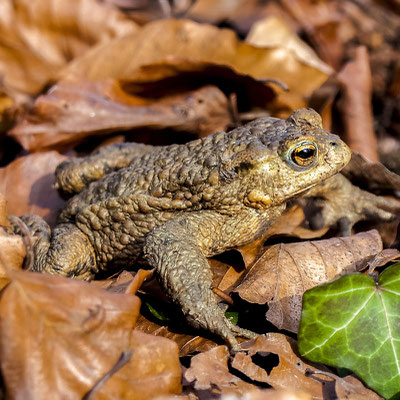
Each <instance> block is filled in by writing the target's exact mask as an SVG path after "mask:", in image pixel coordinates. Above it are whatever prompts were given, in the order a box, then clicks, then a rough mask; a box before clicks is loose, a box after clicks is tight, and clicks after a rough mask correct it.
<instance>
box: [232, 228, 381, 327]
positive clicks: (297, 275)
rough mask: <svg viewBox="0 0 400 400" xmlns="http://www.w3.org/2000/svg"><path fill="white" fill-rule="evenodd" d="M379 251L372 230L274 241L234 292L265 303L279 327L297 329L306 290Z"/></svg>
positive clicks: (358, 265) (356, 266)
mask: <svg viewBox="0 0 400 400" xmlns="http://www.w3.org/2000/svg"><path fill="white" fill-rule="evenodd" d="M380 251H382V241H381V238H380V236H379V234H378V232H377V231H376V230H372V231H369V232H362V233H359V234H357V235H354V236H349V237H345V238H332V239H327V240H320V241H310V242H301V243H289V244H278V245H274V246H271V247H270V248H269V249H267V250H266V251H265V253H264V254H263V255H262V256H261V257H260V258H259V259H258V260H257V262H256V263H255V264H254V265H253V267H252V268H251V269H250V271H249V272H248V273H247V275H246V276H245V278H244V280H243V282H242V283H241V284H240V285H239V286H238V287H237V288H236V289H235V290H234V292H237V293H238V294H239V296H240V297H241V298H242V299H244V300H246V301H248V302H250V303H257V304H265V303H268V306H269V310H268V312H267V315H266V318H267V320H268V321H270V322H272V323H273V324H274V325H275V326H277V327H278V328H279V329H286V330H289V331H291V332H297V329H298V326H299V321H300V316H301V307H302V296H303V293H304V292H305V291H306V290H308V289H311V288H312V287H314V286H316V285H319V284H321V283H324V282H327V281H329V280H331V279H333V278H335V277H337V276H339V275H341V274H344V273H349V272H354V271H358V270H359V269H360V268H361V267H362V266H364V265H365V264H366V263H367V262H368V261H369V260H370V259H371V258H373V257H374V256H375V255H376V254H377V253H379V252H380Z"/></svg>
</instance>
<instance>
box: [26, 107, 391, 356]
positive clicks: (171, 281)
mask: <svg viewBox="0 0 400 400" xmlns="http://www.w3.org/2000/svg"><path fill="white" fill-rule="evenodd" d="M350 156H351V153H350V150H349V148H348V147H347V146H346V144H345V143H344V142H342V141H341V140H340V139H339V137H337V136H335V135H333V134H331V133H328V132H326V131H324V130H323V128H322V123H321V118H320V116H319V115H318V114H317V113H316V112H315V111H313V110H311V109H300V110H297V111H295V112H294V113H292V115H290V117H289V118H287V119H286V120H281V119H277V118H262V119H258V120H255V121H253V122H251V123H249V124H247V125H244V126H242V127H239V128H237V129H234V130H232V131H230V132H228V133H225V132H217V133H214V134H212V135H210V136H207V137H205V138H203V139H199V140H194V141H191V142H189V143H186V144H180V145H177V144H176V145H171V146H166V147H153V146H147V145H140V144H134V143H126V144H115V145H111V146H108V147H104V148H102V149H100V150H99V151H98V152H96V153H94V154H93V155H91V156H89V157H85V158H72V159H70V160H67V161H65V162H63V163H62V164H60V165H59V166H58V167H57V170H56V186H57V187H58V188H59V189H62V190H64V191H66V192H69V193H75V195H74V196H73V197H72V198H71V199H70V200H69V201H68V202H67V204H66V206H65V208H64V210H63V211H62V212H61V214H60V216H59V224H58V225H57V226H56V227H55V229H54V230H53V231H52V232H50V228H49V227H48V225H47V224H46V223H45V222H44V221H43V220H42V219H41V218H39V217H38V216H33V215H26V216H24V217H23V220H24V221H25V223H26V224H27V226H28V227H29V229H30V230H31V232H32V234H33V237H34V256H35V260H34V265H33V269H34V270H35V271H43V272H49V273H52V274H60V275H63V276H66V277H74V278H79V279H86V280H89V279H92V278H93V277H94V276H95V275H96V274H97V273H98V272H99V271H100V270H106V269H109V270H110V269H111V268H116V267H118V268H129V267H131V266H133V264H134V263H135V262H136V260H138V258H142V259H144V260H145V261H146V262H147V263H148V264H149V265H150V266H152V267H154V268H155V271H156V275H157V277H158V280H159V282H160V284H161V286H162V288H163V289H164V290H165V292H166V294H167V295H168V296H169V297H170V298H171V299H172V300H173V301H174V302H175V303H176V304H178V305H179V306H180V308H181V309H182V311H183V313H184V315H185V316H186V319H187V321H188V322H189V323H190V324H191V325H192V326H194V327H196V328H203V329H206V330H208V331H211V332H213V333H215V334H217V335H219V336H220V337H222V338H223V339H225V340H226V341H227V343H228V344H229V345H230V346H231V348H232V349H233V350H238V349H239V346H238V343H237V340H236V336H243V337H246V338H252V337H254V336H255V333H253V332H250V331H248V330H245V329H242V328H240V327H238V326H236V325H234V324H233V323H231V322H230V321H229V320H227V319H226V318H225V315H224V312H223V311H222V310H221V309H220V307H219V306H218V304H217V300H216V298H215V295H214V293H213V291H212V288H211V285H212V272H211V269H210V267H209V264H208V262H207V257H210V256H213V255H216V254H219V253H221V252H223V251H225V250H228V249H232V248H236V247H239V246H242V245H245V244H247V243H249V242H251V241H253V240H255V239H256V238H258V237H260V236H261V235H262V234H263V233H264V232H265V230H266V229H267V228H268V227H269V226H270V225H271V224H272V223H273V222H274V220H275V219H276V218H277V217H278V216H279V215H280V214H281V213H282V212H283V211H284V210H285V207H286V203H287V201H288V200H291V199H293V198H295V197H297V196H300V195H302V194H304V193H305V192H307V191H308V193H310V195H319V196H320V195H321V194H322V195H324V194H326V193H328V194H332V193H337V192H338V191H340V190H341V188H342V187H343V180H345V179H346V178H344V177H343V176H340V178H339V183H338V180H337V179H338V178H336V179H333V180H332V178H331V177H335V176H336V177H337V176H338V175H337V174H338V173H339V171H340V170H341V169H342V168H343V167H344V166H345V165H346V164H347V163H348V162H349V160H350ZM329 178H331V179H329ZM340 182H342V183H340ZM318 185H319V186H318ZM348 185H350V186H349V187H347V186H346V189H345V192H346V193H347V198H348V199H349V198H351V199H354V191H353V192H351V193H349V191H352V186H351V184H350V183H349V182H348ZM318 187H320V188H321V189H319V190H318V189H317V188H318ZM331 188H332V191H331ZM371 196H374V195H372V194H371ZM328 197H329V196H328ZM336 198H338V195H337V194H335V195H333V196H332V195H331V199H330V200H332V201H333V203H334V200H335V199H336ZM339 199H340V202H342V201H344V200H343V197H340V196H339ZM365 202H366V203H368V204H372V203H371V202H370V199H369V198H367V200H366V201H365ZM357 204H358V205H361V204H362V200H360V199H357ZM339 206H340V204H339ZM372 207H375V205H374V204H373V205H372ZM375 208H376V209H377V212H378V213H381V214H380V215H381V217H382V218H384V219H385V218H386V219H390V218H391V217H392V214H391V213H389V212H386V211H383V210H381V208H380V207H379V206H376V207H375ZM335 210H336V209H335ZM336 211H337V210H336ZM357 213H358V214H357ZM331 214H332V213H331ZM353 214H354V215H355V217H354V218H355V219H357V216H358V215H359V214H360V213H359V212H358V211H357V210H355V211H354V212H353ZM329 215H330V214H329Z"/></svg>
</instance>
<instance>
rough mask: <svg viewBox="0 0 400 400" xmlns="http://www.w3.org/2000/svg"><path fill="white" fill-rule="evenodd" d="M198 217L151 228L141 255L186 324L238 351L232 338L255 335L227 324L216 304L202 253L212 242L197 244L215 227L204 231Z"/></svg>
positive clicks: (209, 275)
mask: <svg viewBox="0 0 400 400" xmlns="http://www.w3.org/2000/svg"><path fill="white" fill-rule="evenodd" d="M201 215H202V212H199V213H197V214H196V213H195V215H193V214H191V215H190V214H189V215H183V216H181V217H178V218H175V219H172V220H169V221H168V222H166V223H165V224H164V225H162V226H160V227H158V228H156V229H154V230H153V231H152V232H150V233H149V234H148V236H147V237H146V241H145V245H144V255H145V258H146V260H147V261H148V262H149V263H150V264H151V265H152V266H154V267H155V268H156V270H157V272H158V277H159V280H160V283H161V285H162V286H163V287H164V288H165V290H166V292H167V294H168V295H169V296H170V297H171V299H172V300H173V301H174V302H175V303H177V304H178V305H179V306H180V307H181V309H182V311H183V313H184V315H185V316H186V318H187V320H188V322H189V323H190V324H191V325H192V326H194V327H195V328H203V329H206V330H208V331H210V332H213V333H215V334H217V335H219V336H221V337H222V338H224V339H225V340H226V341H227V342H228V344H229V345H230V347H231V349H232V350H233V351H238V350H240V347H239V345H238V343H237V341H236V338H235V335H237V336H243V337H246V338H254V337H256V336H257V335H256V334H255V333H254V332H251V331H248V330H246V329H242V328H239V327H238V326H236V325H234V324H232V323H231V322H230V321H228V320H227V319H226V317H225V315H224V313H223V311H222V310H221V308H220V307H219V306H218V304H217V301H216V298H215V295H214V293H213V291H212V287H211V286H212V272H211V269H210V266H209V264H208V262H207V259H206V257H205V256H204V254H203V253H204V252H206V253H208V251H209V249H208V250H206V251H205V247H208V248H209V246H210V244H211V242H212V240H210V243H201V238H202V237H204V234H208V236H209V237H211V236H212V235H213V233H214V232H215V231H214V232H213V229H215V225H214V226H213V225H212V224H211V225H210V227H209V229H208V231H207V232H205V231H204V226H203V227H200V228H199V227H198V226H197V225H198V223H199V221H201V220H202V217H201ZM216 219H218V217H216ZM214 222H215V221H214ZM200 223H201V222H200ZM196 228H197V229H196ZM202 228H203V229H202ZM194 235H196V236H197V237H195V236H194ZM202 247H203V249H202Z"/></svg>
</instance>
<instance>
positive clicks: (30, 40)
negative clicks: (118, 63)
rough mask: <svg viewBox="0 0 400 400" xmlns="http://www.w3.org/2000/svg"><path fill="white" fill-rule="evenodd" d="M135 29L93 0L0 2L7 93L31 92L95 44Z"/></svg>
mask: <svg viewBox="0 0 400 400" xmlns="http://www.w3.org/2000/svg"><path fill="white" fill-rule="evenodd" d="M137 29H138V28H137V25H136V24H135V23H134V22H133V21H130V20H129V19H128V18H127V17H126V16H124V14H123V13H121V12H120V11H118V10H117V9H116V8H113V7H111V6H109V5H106V4H104V3H100V2H98V1H95V0H69V1H64V0H40V1H29V0H2V4H1V12H0V38H1V39H0V75H1V76H3V77H4V85H5V86H6V87H7V88H8V89H9V90H10V91H16V92H22V93H29V94H35V93H37V92H38V91H40V90H41V89H42V87H43V86H44V85H45V84H47V83H48V82H49V81H50V80H52V79H55V77H56V75H57V73H58V71H59V69H60V68H61V67H63V66H64V65H65V64H66V63H68V62H69V61H70V60H71V59H72V58H74V57H76V56H78V55H81V54H83V53H84V52H85V51H86V50H87V49H88V48H89V47H91V46H92V45H93V44H95V43H105V42H107V41H109V40H111V39H112V38H115V37H120V36H123V35H126V34H130V33H133V32H135V31H136V30H137Z"/></svg>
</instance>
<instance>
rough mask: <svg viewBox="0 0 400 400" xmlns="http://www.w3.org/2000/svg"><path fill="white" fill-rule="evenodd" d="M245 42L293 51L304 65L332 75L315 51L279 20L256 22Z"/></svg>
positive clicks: (275, 18)
mask: <svg viewBox="0 0 400 400" xmlns="http://www.w3.org/2000/svg"><path fill="white" fill-rule="evenodd" d="M246 42H247V43H249V44H251V45H253V46H258V47H279V48H282V49H286V50H287V51H293V52H294V53H295V54H296V56H297V58H298V59H299V60H301V61H302V62H304V64H306V65H310V66H312V67H314V68H316V69H318V70H320V71H324V72H325V73H326V74H327V75H331V74H332V73H333V69H332V68H331V67H329V66H328V65H327V64H325V63H324V62H323V61H321V59H320V58H319V57H318V56H317V54H316V53H315V51H314V50H313V49H312V48H311V47H310V46H309V45H308V44H307V43H306V42H304V41H303V40H301V39H300V38H299V37H298V36H297V35H296V33H295V32H294V31H292V29H291V27H290V26H289V24H287V23H286V22H285V21H284V20H282V19H281V18H278V17H268V18H264V19H262V20H260V21H257V22H256V23H255V24H254V25H253V26H252V27H251V30H250V32H249V34H248V35H247V37H246Z"/></svg>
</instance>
